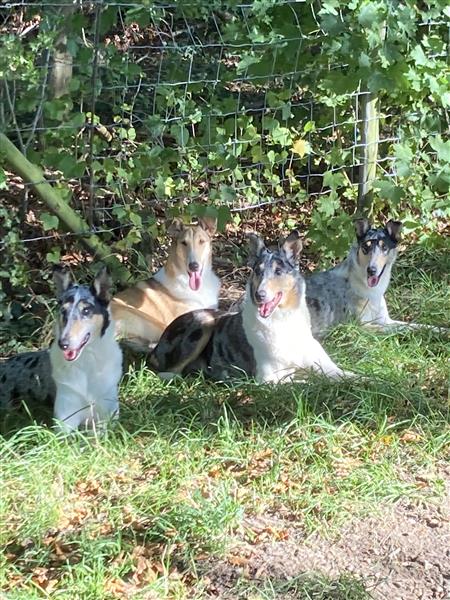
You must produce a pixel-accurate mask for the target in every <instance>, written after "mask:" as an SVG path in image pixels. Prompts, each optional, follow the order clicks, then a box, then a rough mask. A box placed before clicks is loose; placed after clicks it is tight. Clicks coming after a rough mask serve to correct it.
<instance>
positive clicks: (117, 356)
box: [50, 315, 122, 431]
mask: <svg viewBox="0 0 450 600" xmlns="http://www.w3.org/2000/svg"><path fill="white" fill-rule="evenodd" d="M50 363H51V366H52V377H53V380H54V382H55V385H56V400H55V410H54V415H55V418H56V419H57V420H58V421H59V422H60V423H61V427H62V429H64V430H66V431H70V430H73V429H76V428H77V427H79V426H80V425H81V424H83V423H84V422H86V421H99V422H100V421H106V420H108V419H110V418H111V417H112V416H113V415H114V414H118V410H119V405H118V385H119V381H120V378H121V376H122V351H121V349H120V346H119V344H118V342H117V341H116V338H115V327H114V322H113V321H112V320H111V315H110V322H109V325H108V327H107V328H106V330H105V332H104V334H103V335H102V336H100V335H98V336H96V337H94V338H93V339H91V341H90V342H89V343H88V344H87V345H86V346H85V347H84V348H83V350H82V352H81V354H80V356H79V357H78V358H77V359H76V360H74V361H67V360H65V359H64V356H63V353H62V352H61V349H60V348H59V347H58V342H57V340H56V339H55V341H54V342H53V343H52V345H51V347H50Z"/></svg>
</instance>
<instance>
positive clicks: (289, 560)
mask: <svg viewBox="0 0 450 600" xmlns="http://www.w3.org/2000/svg"><path fill="white" fill-rule="evenodd" d="M443 476H444V478H445V480H446V484H447V486H446V489H447V493H446V495H445V497H444V498H443V499H442V501H441V502H440V503H437V504H427V505H422V504H419V503H411V502H407V501H400V502H398V503H397V504H395V505H393V506H386V507H385V509H384V510H383V511H382V513H381V514H379V515H378V516H376V517H366V518H363V519H355V520H353V521H352V522H350V523H349V524H348V525H347V526H345V527H344V528H343V529H342V531H341V532H340V533H339V535H338V536H335V537H334V538H333V539H327V538H326V537H324V536H322V535H319V534H314V535H312V536H309V537H307V538H306V537H305V535H304V533H303V532H302V531H301V529H300V528H297V527H296V525H295V523H284V528H283V527H282V524H281V522H280V521H279V520H277V519H276V518H273V519H264V520H265V521H266V523H265V525H264V527H266V529H267V528H269V529H270V528H271V529H272V530H276V531H280V530H283V531H288V532H289V535H288V537H287V539H278V540H276V539H275V540H273V539H272V540H270V541H267V542H263V543H259V544H249V543H247V542H243V543H238V545H237V547H236V549H235V550H234V551H233V553H232V555H230V556H229V557H228V560H226V561H221V562H216V563H209V564H204V565H203V567H202V571H203V573H204V576H205V578H206V581H207V594H208V595H207V597H209V598H221V599H223V600H225V599H230V600H231V599H238V598H247V595H246V592H245V591H244V590H245V588H248V586H249V584H250V585H252V586H254V587H256V588H263V587H264V586H266V587H267V584H270V587H271V588H272V586H273V588H274V589H275V590H276V589H277V586H278V587H280V586H281V587H283V584H289V581H297V582H298V581H299V580H300V581H301V579H302V578H304V580H305V582H308V581H316V582H317V581H320V580H323V581H328V582H342V581H345V580H347V581H357V582H360V583H361V588H360V590H361V595H359V596H358V594H356V596H355V595H354V594H348V593H347V592H346V591H345V589H344V588H345V584H344V585H343V586H342V588H341V587H339V585H338V588H339V589H342V591H341V592H339V589H338V588H335V592H336V593H333V592H332V591H330V592H328V591H327V592H325V594H324V593H323V591H324V590H322V592H321V590H320V589H319V588H320V585H319V587H318V585H317V583H316V584H315V587H314V591H313V593H312V595H310V594H309V593H306V592H305V593H303V594H302V593H301V592H300V590H299V587H297V585H296V586H295V587H296V589H297V592H293V590H292V589H290V588H289V585H287V586H285V587H286V591H285V592H284V591H280V592H279V593H277V592H276V591H275V592H271V594H274V595H271V596H270V597H276V598H280V599H281V598H285V599H288V598H339V599H340V598H349V597H352V598H354V597H355V598H373V599H375V600H385V599H390V600H419V599H420V600H448V599H449V598H450V469H448V468H447V469H446V471H445V472H444V474H443ZM249 526H252V527H253V528H254V529H255V528H256V529H257V528H258V527H263V525H262V524H261V522H259V524H258V522H255V521H254V522H253V523H249ZM203 569H204V570H203ZM306 585H308V584H306ZM324 585H325V584H324ZM326 585H329V583H328V584H326ZM300 588H301V589H303V588H302V586H301V584H300ZM240 590H242V592H240ZM256 597H258V596H256ZM264 597H265V596H264Z"/></svg>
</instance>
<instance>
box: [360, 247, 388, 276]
mask: <svg viewBox="0 0 450 600" xmlns="http://www.w3.org/2000/svg"><path fill="white" fill-rule="evenodd" d="M358 262H359V264H360V265H361V266H362V267H364V268H365V269H366V268H367V267H368V265H369V263H370V262H372V264H375V265H376V266H377V269H378V272H381V271H382V269H383V268H384V266H385V264H386V263H387V262H388V255H387V254H383V253H382V252H377V253H376V255H375V257H374V256H373V255H372V253H370V252H369V253H368V254H364V252H363V251H362V250H361V248H359V250H358Z"/></svg>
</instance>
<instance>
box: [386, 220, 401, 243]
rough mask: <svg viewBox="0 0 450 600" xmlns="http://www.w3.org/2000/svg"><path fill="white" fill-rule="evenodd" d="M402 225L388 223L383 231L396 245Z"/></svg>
mask: <svg viewBox="0 0 450 600" xmlns="http://www.w3.org/2000/svg"><path fill="white" fill-rule="evenodd" d="M402 227H403V223H402V222H401V221H392V219H391V220H390V221H388V222H387V223H386V226H385V229H386V231H387V232H388V235H389V237H390V238H391V239H392V240H393V241H394V242H395V243H398V242H399V241H400V238H401V232H402Z"/></svg>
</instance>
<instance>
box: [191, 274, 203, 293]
mask: <svg viewBox="0 0 450 600" xmlns="http://www.w3.org/2000/svg"><path fill="white" fill-rule="evenodd" d="M201 284H202V275H201V273H200V271H189V287H190V288H191V290H194V292H196V291H197V290H199V289H200V286H201Z"/></svg>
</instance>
